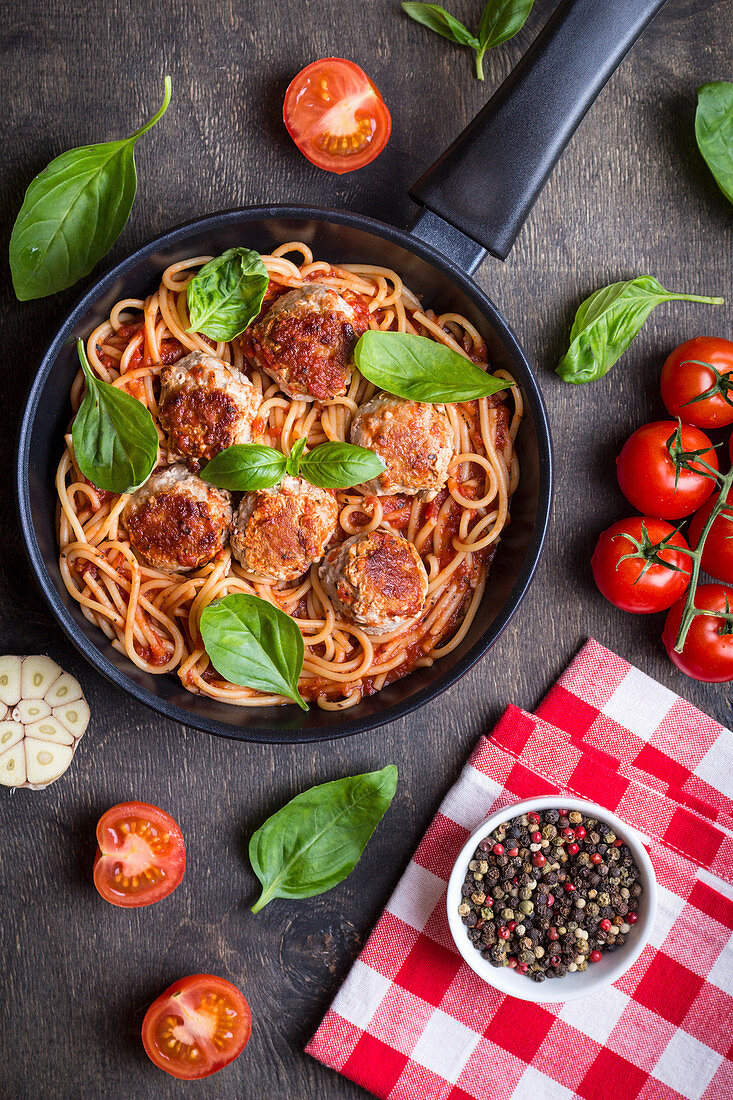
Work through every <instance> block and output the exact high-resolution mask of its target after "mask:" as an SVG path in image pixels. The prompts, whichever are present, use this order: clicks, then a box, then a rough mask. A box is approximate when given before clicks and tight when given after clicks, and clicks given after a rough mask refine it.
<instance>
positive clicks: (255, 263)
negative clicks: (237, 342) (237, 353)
mask: <svg viewBox="0 0 733 1100" xmlns="http://www.w3.org/2000/svg"><path fill="white" fill-rule="evenodd" d="M268 282H269V276H268V274H267V268H266V267H265V265H264V264H263V262H262V258H261V256H260V254H259V252H252V251H251V250H250V249H249V248H228V249H227V251H226V252H223V253H222V254H221V256H217V257H216V258H215V259H213V260H209V262H208V263H207V264H204V266H203V267H202V268H201V270H200V271H199V272H198V273H197V274H196V275H194V277H193V279H192V280H191V282H190V283H189V284H188V288H187V290H186V300H187V302H188V316H189V320H190V323H191V327H190V328H189V330H188V331H189V332H202V333H203V334H204V336H209V337H211V339H212V340H233V339H234V338H235V336H240V335H241V334H242V333H243V332H244V330H245V329H246V327H247V325H248V324H250V322H251V321H253V320H254V319H255V317H256V316H257V314H258V313H259V312H260V309H261V308H262V300H263V298H264V297H265V291H266V290H267V284H268Z"/></svg>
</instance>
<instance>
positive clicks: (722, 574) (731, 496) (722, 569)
mask: <svg viewBox="0 0 733 1100" xmlns="http://www.w3.org/2000/svg"><path fill="white" fill-rule="evenodd" d="M727 500H728V509H727V512H721V513H720V514H719V515H717V516H716V517H715V519H714V520H713V522H712V525H711V527H710V530H709V531H708V533H707V536H706V538H705V545H704V547H703V550H702V560H701V562H700V564H701V565H702V568H703V569H704V570H705V572H706V573H709V574H710V576H711V577H715V578H716V580H719V581H725V582H726V584H733V518H729V516H730V517H733V489H731V490H729V492H728V497H727ZM716 503H717V496H715V497H709V498H708V499H707V500H706V501H705V503H704V504H703V506H702V508H700V509H699V510H698V511H697V512H695V515H694V516H693V517H692V519H691V521H690V531H689V535H690V546H692V547H697V544H698V542H699V540H700V535H701V534H702V529H703V527H704V526H705V524H706V522H707V520H708V517H709V515H710V513H711V512H712V510H713V508H714V507H715V504H716Z"/></svg>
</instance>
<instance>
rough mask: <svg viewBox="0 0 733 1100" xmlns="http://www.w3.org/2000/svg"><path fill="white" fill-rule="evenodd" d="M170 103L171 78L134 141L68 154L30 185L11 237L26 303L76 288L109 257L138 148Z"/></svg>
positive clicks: (16, 284) (129, 200) (131, 190)
mask: <svg viewBox="0 0 733 1100" xmlns="http://www.w3.org/2000/svg"><path fill="white" fill-rule="evenodd" d="M170 99H171V81H170V77H168V76H167V77H166V78H165V95H164V98H163V103H162V105H161V107H160V109H159V110H158V111H156V113H155V114H154V115H153V117H152V118H151V119H150V121H149V122H146V124H145V125H144V126H142V127H141V128H140V129H139V130H136V131H135V133H134V134H132V135H131V136H130V137H129V138H124V139H123V140H122V141H107V142H104V143H103V144H101V145H83V146H81V147H80V148H78V149H70V150H69V151H68V152H66V153H62V154H61V156H58V157H56V158H55V159H54V160H52V161H51V163H50V164H49V165H48V166H47V167H46V168H44V169H43V171H42V172H41V173H40V174H39V175H38V176H36V178H35V179H34V180H33V181H32V182H31V184H30V186H29V188H28V190H27V191H26V193H25V198H24V199H23V205H22V206H21V208H20V213H19V214H18V217H17V219H16V221H15V225H14V226H13V232H12V235H11V237H10V269H11V272H12V276H13V288H14V290H15V293H16V296H17V297H18V298H19V299H20V300H21V301H22V302H25V301H28V300H29V299H31V298H45V297H46V296H47V295H48V294H55V293H56V291H58V290H64V289H65V288H66V287H67V286H71V285H72V283H75V282H77V280H79V279H81V278H83V277H84V276H85V275H88V274H89V272H90V271H91V270H92V268H93V267H94V265H95V264H96V263H97V262H98V261H99V260H101V259H102V257H103V256H104V255H106V253H107V252H109V250H110V248H111V247H112V245H113V244H114V242H115V241H116V240H117V238H118V237H119V235H120V233H121V232H122V230H123V228H124V226H125V222H126V221H127V219H128V217H129V216H130V210H131V209H132V204H133V201H134V198H135V192H136V190H137V174H136V172H135V145H136V144H137V142H138V141H139V139H140V138H141V137H142V136H143V134H146V133H147V132H148V130H150V129H152V127H153V126H155V124H156V122H158V121H159V120H160V119H161V118H162V117H163V115H164V114H165V112H166V110H167V109H168V104H169V103H170Z"/></svg>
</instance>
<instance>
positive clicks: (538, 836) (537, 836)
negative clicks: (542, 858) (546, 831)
mask: <svg viewBox="0 0 733 1100" xmlns="http://www.w3.org/2000/svg"><path fill="white" fill-rule="evenodd" d="M532 843H533V844H541V843H542V833H538V832H534V833H532Z"/></svg>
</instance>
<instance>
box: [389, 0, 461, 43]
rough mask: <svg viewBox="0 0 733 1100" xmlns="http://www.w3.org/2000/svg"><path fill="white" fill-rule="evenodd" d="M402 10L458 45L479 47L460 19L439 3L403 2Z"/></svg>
mask: <svg viewBox="0 0 733 1100" xmlns="http://www.w3.org/2000/svg"><path fill="white" fill-rule="evenodd" d="M402 10H403V11H404V12H405V14H406V15H409V17H410V19H414V20H415V22H416V23H422V25H423V27H427V28H428V29H429V30H431V31H435V33H436V34H439V35H441V37H443V38H447V39H448V41H449V42H457V43H458V45H459V46H470V47H471V49H473V50H477V49H478V48H479V43H478V39H477V38H475V37H474V35H472V34H471V32H470V31H469V29H468V27H465V26H464V25H463V23H461V22H460V20H458V19H456V18H454V16H452V15H451V14H450V12H448V11H446V10H445V8H442V7H441V6H440V4H416V3H404V4H403V5H402Z"/></svg>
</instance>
